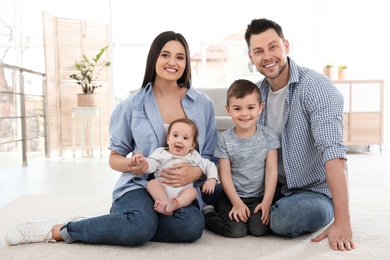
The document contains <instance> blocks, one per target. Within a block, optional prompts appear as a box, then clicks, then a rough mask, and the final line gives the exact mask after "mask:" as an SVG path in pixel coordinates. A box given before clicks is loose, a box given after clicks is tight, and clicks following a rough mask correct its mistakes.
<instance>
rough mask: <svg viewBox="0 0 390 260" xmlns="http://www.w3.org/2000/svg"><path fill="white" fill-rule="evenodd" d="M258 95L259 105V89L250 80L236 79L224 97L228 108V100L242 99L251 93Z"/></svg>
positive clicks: (260, 101)
mask: <svg viewBox="0 0 390 260" xmlns="http://www.w3.org/2000/svg"><path fill="white" fill-rule="evenodd" d="M254 92H255V93H256V94H257V95H258V99H259V104H261V103H262V100H261V93H260V89H259V87H258V86H257V85H256V84H255V83H253V82H252V81H250V80H247V79H237V80H235V81H234V82H233V83H232V84H231V85H230V87H229V89H228V91H227V96H226V105H227V106H229V98H231V97H235V98H243V97H245V96H247V95H250V94H252V93H254Z"/></svg>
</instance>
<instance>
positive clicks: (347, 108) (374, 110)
mask: <svg viewBox="0 0 390 260" xmlns="http://www.w3.org/2000/svg"><path fill="white" fill-rule="evenodd" d="M334 83H335V85H336V86H337V88H338V89H339V90H340V92H341V93H342V94H343V96H344V142H345V144H346V145H368V146H370V145H373V144H378V145H379V146H380V151H381V152H382V145H383V143H384V140H383V136H384V116H383V110H384V106H383V95H384V93H383V91H384V89H383V88H384V81H383V80H335V81H334Z"/></svg>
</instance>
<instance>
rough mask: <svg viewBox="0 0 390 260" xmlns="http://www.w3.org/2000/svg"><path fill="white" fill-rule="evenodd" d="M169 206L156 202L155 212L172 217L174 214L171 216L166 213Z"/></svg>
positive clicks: (159, 201)
mask: <svg viewBox="0 0 390 260" xmlns="http://www.w3.org/2000/svg"><path fill="white" fill-rule="evenodd" d="M167 206H168V203H167V202H164V201H161V200H156V201H155V202H154V210H155V211H157V212H158V213H161V214H164V215H168V216H170V215H172V212H171V213H170V214H169V213H167V212H166V208H167Z"/></svg>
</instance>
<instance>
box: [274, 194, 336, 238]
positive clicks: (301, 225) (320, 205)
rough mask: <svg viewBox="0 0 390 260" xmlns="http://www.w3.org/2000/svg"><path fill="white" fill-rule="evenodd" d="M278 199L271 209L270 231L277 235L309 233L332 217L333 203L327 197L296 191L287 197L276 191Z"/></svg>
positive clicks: (325, 223) (292, 235)
mask: <svg viewBox="0 0 390 260" xmlns="http://www.w3.org/2000/svg"><path fill="white" fill-rule="evenodd" d="M277 197H281V198H280V199H278V200H277V201H276V202H275V204H274V205H273V206H272V207H271V223H270V227H271V230H272V231H273V232H274V233H275V234H278V235H282V236H289V237H296V236H299V235H301V234H303V233H311V232H315V231H317V230H319V229H320V228H322V227H324V226H325V225H327V224H328V223H329V222H330V221H331V220H332V219H333V216H334V212H333V203H332V200H331V199H330V198H328V197H327V196H325V195H323V194H321V193H317V192H312V191H298V192H295V193H293V194H291V195H289V196H283V195H281V193H280V187H278V188H277V189H276V193H275V198H277Z"/></svg>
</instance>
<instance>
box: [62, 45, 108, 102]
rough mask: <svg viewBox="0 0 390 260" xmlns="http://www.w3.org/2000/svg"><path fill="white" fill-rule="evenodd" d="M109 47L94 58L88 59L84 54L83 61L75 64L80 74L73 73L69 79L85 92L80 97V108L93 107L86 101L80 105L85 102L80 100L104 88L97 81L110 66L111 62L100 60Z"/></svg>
mask: <svg viewBox="0 0 390 260" xmlns="http://www.w3.org/2000/svg"><path fill="white" fill-rule="evenodd" d="M108 47H109V46H108V45H107V46H105V47H103V48H101V49H100V51H99V53H97V54H96V55H95V57H92V58H88V57H87V56H86V55H85V54H83V59H82V60H81V61H76V62H75V68H76V70H78V73H73V74H71V75H69V77H70V78H71V79H74V80H76V83H77V84H78V85H79V86H81V90H82V91H83V93H82V94H79V95H78V104H79V106H93V104H90V101H85V102H87V103H86V104H80V103H83V101H80V98H85V94H93V93H94V92H95V89H96V88H98V87H102V85H101V84H98V81H97V80H98V78H99V75H100V74H101V72H102V70H103V69H104V68H105V67H108V66H110V65H111V62H109V61H101V60H100V59H101V57H102V55H103V54H104V52H105V51H106V50H107V48H108ZM82 95H84V97H82ZM92 103H93V102H92Z"/></svg>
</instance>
